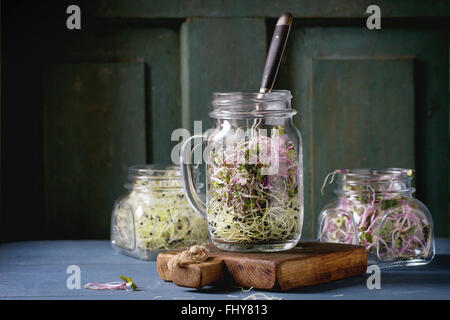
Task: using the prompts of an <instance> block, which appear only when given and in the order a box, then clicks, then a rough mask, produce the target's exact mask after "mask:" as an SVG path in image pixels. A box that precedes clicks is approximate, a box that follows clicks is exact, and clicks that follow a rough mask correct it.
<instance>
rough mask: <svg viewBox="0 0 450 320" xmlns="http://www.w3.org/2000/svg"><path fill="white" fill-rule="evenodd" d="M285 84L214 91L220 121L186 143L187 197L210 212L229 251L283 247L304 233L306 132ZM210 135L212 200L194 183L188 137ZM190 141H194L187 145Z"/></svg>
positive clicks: (217, 240)
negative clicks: (254, 90) (276, 87)
mask: <svg viewBox="0 0 450 320" xmlns="http://www.w3.org/2000/svg"><path fill="white" fill-rule="evenodd" d="M291 98H292V96H291V93H290V91H287V90H280V91H272V92H269V93H265V94H260V93H244V92H231V93H215V94H214V96H213V102H212V104H213V111H212V112H211V113H210V116H211V117H212V118H214V119H216V127H215V128H214V129H212V130H208V131H209V132H208V133H207V134H205V135H202V136H193V137H191V138H190V139H188V140H187V141H185V143H184V144H183V146H182V150H181V159H180V163H181V167H182V172H183V178H184V185H185V192H186V196H187V199H188V200H189V202H190V203H191V204H192V206H193V207H194V208H195V209H196V210H197V211H198V212H199V213H201V214H203V215H204V216H206V217H207V220H208V228H209V234H210V238H211V240H212V242H213V243H214V244H215V245H216V247H218V248H219V249H222V250H227V251H244V252H245V251H268V252H270V251H281V250H287V249H290V248H292V247H294V246H295V245H296V244H297V243H298V241H299V240H300V236H301V230H302V224H303V162H302V140H301V135H300V132H299V131H298V130H297V129H296V128H295V126H294V124H293V121H292V116H293V115H295V114H296V111H295V110H293V109H292V108H291ZM195 138H197V139H198V138H203V141H204V142H205V143H206V149H205V151H204V153H203V154H204V160H205V162H206V203H204V202H203V201H202V200H201V198H200V196H199V195H198V194H197V193H196V191H195V189H194V188H193V187H192V165H191V164H190V162H191V161H189V160H191V158H192V155H191V153H192V150H191V144H190V140H192V139H195ZM188 147H189V148H188Z"/></svg>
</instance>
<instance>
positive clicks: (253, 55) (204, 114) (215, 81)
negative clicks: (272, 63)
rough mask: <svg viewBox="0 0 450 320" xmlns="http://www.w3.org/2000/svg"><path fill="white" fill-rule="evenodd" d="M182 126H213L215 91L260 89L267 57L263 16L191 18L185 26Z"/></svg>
mask: <svg viewBox="0 0 450 320" xmlns="http://www.w3.org/2000/svg"><path fill="white" fill-rule="evenodd" d="M181 44H182V48H181V59H182V60H181V64H182V65H181V68H182V113H183V127H184V128H187V129H190V130H192V128H193V122H194V121H196V120H201V121H202V122H203V130H206V129H208V128H209V127H211V126H212V124H213V122H212V120H211V119H210V118H209V116H208V113H209V112H210V111H211V110H212V105H211V100H212V94H213V92H227V91H257V90H259V83H260V80H261V76H262V72H263V68H264V60H265V56H266V24H265V21H264V19H253V18H242V19H227V18H218V19H214V18H211V19H208V18H191V19H188V20H187V21H186V22H184V23H183V25H182V30H181Z"/></svg>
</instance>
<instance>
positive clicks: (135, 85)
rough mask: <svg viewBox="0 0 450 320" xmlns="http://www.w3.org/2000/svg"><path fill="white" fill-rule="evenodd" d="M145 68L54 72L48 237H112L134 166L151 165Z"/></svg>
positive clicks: (49, 93) (49, 95)
mask: <svg viewBox="0 0 450 320" xmlns="http://www.w3.org/2000/svg"><path fill="white" fill-rule="evenodd" d="M144 90H145V76H144V65H143V63H92V64H89V63H82V64H61V65H55V66H53V67H51V68H50V69H49V70H48V71H47V72H46V74H45V81H44V192H45V219H46V229H47V235H48V236H50V237H53V238H64V239H67V238H80V237H81V238H92V239H98V238H100V239H101V238H107V237H108V236H109V221H110V213H111V209H112V203H113V201H114V199H115V198H117V197H118V195H120V194H121V193H123V183H124V181H125V177H126V172H127V167H128V166H129V165H132V164H135V163H143V162H145V157H146V151H145V91H144Z"/></svg>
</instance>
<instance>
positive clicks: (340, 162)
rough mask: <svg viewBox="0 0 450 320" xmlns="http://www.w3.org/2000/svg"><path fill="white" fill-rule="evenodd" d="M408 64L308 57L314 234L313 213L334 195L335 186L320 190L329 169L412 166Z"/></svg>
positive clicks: (410, 66)
mask: <svg viewBox="0 0 450 320" xmlns="http://www.w3.org/2000/svg"><path fill="white" fill-rule="evenodd" d="M413 66H414V64H413V60H412V59H399V60H391V59H313V62H312V69H313V70H312V83H311V88H312V89H311V90H312V99H311V100H312V101H311V104H310V105H309V106H310V108H311V110H310V114H311V115H312V119H311V122H310V127H311V128H310V132H311V133H312V134H311V135H310V136H309V142H308V144H309V146H310V148H309V150H310V152H309V153H308V154H307V155H306V156H307V157H308V158H309V161H308V163H309V166H308V168H307V171H308V172H309V173H310V176H311V177H312V178H311V180H310V184H309V185H308V188H306V190H307V193H306V194H307V196H308V197H309V201H310V202H309V203H310V205H309V212H308V217H309V219H307V220H309V221H307V223H306V225H305V229H306V230H308V229H309V230H308V231H310V232H311V233H313V231H314V230H311V228H314V227H315V223H313V222H315V220H314V219H315V217H316V216H317V212H319V211H320V210H321V208H322V207H323V206H324V204H325V203H328V201H330V200H331V199H332V197H333V196H335V195H334V194H333V192H332V191H333V189H335V188H336V185H332V186H331V187H328V188H327V190H326V191H327V192H326V194H327V195H328V196H326V197H321V195H320V188H321V186H322V183H323V180H324V177H325V176H326V175H327V174H328V173H329V172H331V171H334V170H335V169H338V168H339V169H343V168H377V167H380V166H381V167H395V168H397V167H404V168H413V167H414V156H415V154H414V72H413V71H414V69H413ZM392 70H395V72H392ZM355 92H357V93H358V94H355ZM314 213H315V214H314Z"/></svg>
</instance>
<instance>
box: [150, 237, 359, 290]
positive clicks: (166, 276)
mask: <svg viewBox="0 0 450 320" xmlns="http://www.w3.org/2000/svg"><path fill="white" fill-rule="evenodd" d="M209 250H210V254H209V258H208V260H207V261H205V262H203V263H198V264H191V265H188V266H185V267H180V266H176V267H175V268H174V269H173V270H172V271H170V270H169V269H168V267H167V262H168V261H169V259H170V258H171V257H172V256H173V255H175V254H176V253H177V252H178V251H169V252H164V253H160V254H159V255H158V258H157V271H158V274H159V276H160V277H161V279H163V280H165V281H172V282H173V283H174V284H177V285H179V286H183V287H190V288H202V287H204V286H206V285H211V284H214V283H217V282H219V281H222V282H223V281H224V280H226V281H229V282H232V283H234V284H236V285H238V286H242V287H253V288H256V289H265V290H289V289H292V288H297V287H304V286H310V285H315V284H319V283H324V282H329V281H333V280H337V279H342V278H347V277H351V276H356V275H359V274H362V273H364V272H365V271H366V268H367V255H366V251H365V249H364V248H363V247H360V246H354V245H345V244H335V243H320V242H300V244H299V245H298V246H297V247H295V248H293V249H291V250H288V251H283V252H273V253H241V252H225V251H221V250H219V249H217V248H216V247H214V246H211V247H210V248H209ZM230 284H231V283H230Z"/></svg>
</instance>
